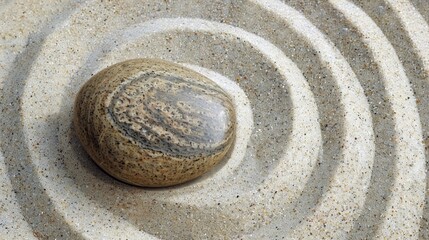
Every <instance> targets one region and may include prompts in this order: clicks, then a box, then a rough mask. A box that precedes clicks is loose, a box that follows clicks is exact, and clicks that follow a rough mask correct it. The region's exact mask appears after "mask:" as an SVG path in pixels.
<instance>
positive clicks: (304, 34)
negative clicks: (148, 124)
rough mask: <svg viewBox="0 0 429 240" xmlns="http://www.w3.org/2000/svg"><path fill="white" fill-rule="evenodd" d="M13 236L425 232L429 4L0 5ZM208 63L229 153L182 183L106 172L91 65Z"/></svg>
mask: <svg viewBox="0 0 429 240" xmlns="http://www.w3.org/2000/svg"><path fill="white" fill-rule="evenodd" d="M0 19H2V21H0V91H1V93H0V109H1V117H0V143H1V144H0V149H1V152H0V178H1V184H0V194H1V198H0V238H1V239H37V238H39V239H55V238H56V239H323V238H325V239H429V189H428V187H429V178H428V176H427V170H428V165H429V164H428V160H429V107H428V106H429V27H428V24H429V1H427V0H409V1H408V0H371V1H364V0H362V1H358V0H327V1H302V0H299V1H298V0H291V1H279V0H248V1H240V0H236V1H198V0H189V1H188V0H181V1H172V0H164V1H158V0H157V1H149V0H148V1H131V0H127V1H120V3H119V2H118V1H55V2H54V1H10V0H3V1H0ZM140 57H145V58H161V59H166V60H170V61H174V62H177V63H180V64H183V65H185V66H188V67H190V68H192V69H194V70H195V71H198V72H200V73H202V74H204V75H206V76H208V77H209V78H210V79H213V80H214V81H215V82H217V83H218V84H219V85H220V86H221V87H223V89H224V90H225V91H226V92H227V93H229V94H230V95H231V96H232V98H233V102H234V105H235V108H236V112H237V140H236V145H235V146H234V149H233V152H232V154H231V157H230V159H228V161H227V162H225V163H224V164H222V165H221V166H219V167H217V168H216V169H215V170H213V171H211V172H210V173H209V174H207V175H205V176H203V177H202V178H198V179H197V180H195V181H192V182H189V183H187V184H184V185H180V186H177V187H172V188H164V189H158V190H153V189H145V188H138V187H133V186H130V185H127V184H124V183H121V182H119V181H117V180H115V179H113V178H111V177H109V176H108V175H107V174H106V173H104V172H103V171H101V170H100V169H99V168H98V167H97V166H96V165H95V164H94V163H93V162H92V161H91V160H90V159H89V156H88V155H87V154H86V153H85V151H84V150H83V148H82V146H81V145H80V144H79V142H78V140H77V138H76V136H75V135H74V130H73V127H72V112H73V102H74V98H75V96H76V94H77V92H78V90H79V88H80V86H82V85H83V84H84V82H85V81H86V80H87V79H89V78H90V77H91V76H92V75H93V74H95V73H97V72H98V71H100V70H101V69H103V68H105V67H107V66H110V65H112V64H114V63H117V62H120V61H124V60H127V59H132V58H140Z"/></svg>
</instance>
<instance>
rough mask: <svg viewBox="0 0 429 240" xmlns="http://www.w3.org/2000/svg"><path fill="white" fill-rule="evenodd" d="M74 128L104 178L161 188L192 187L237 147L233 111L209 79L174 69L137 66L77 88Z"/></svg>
mask: <svg viewBox="0 0 429 240" xmlns="http://www.w3.org/2000/svg"><path fill="white" fill-rule="evenodd" d="M74 124H75V128H76V132H77V135H78V137H79V139H80V141H81V143H82V144H83V146H84V148H85V149H86V150H87V152H88V153H89V155H90V156H91V157H92V159H93V160H94V161H95V162H96V163H97V164H98V165H99V166H100V167H101V168H102V169H104V170H105V171H106V172H107V173H109V174H110V175H112V176H113V177H115V178H117V179H120V180H122V181H124V182H127V183H131V184H134V185H139V186H148V187H160V186H170V185H175V184H180V183H183V182H186V181H189V180H191V179H194V178H196V177H198V176H200V175H202V174H203V173H205V172H207V171H208V170H210V169H211V168H212V167H213V166H214V165H216V164H217V163H219V162H220V161H221V160H222V159H223V158H224V157H225V155H226V154H227V153H228V151H229V149H230V148H231V146H232V145H233V142H234V135H235V111H234V107H233V104H232V102H231V100H230V98H229V96H228V95H227V94H226V93H225V92H224V91H223V90H222V89H221V88H220V87H219V86H218V85H216V83H214V82H213V81H211V80H210V79H207V78H206V77H204V76H202V75H200V74H198V73H196V72H194V71H192V70H190V69H187V68H184V67H182V66H180V65H178V64H174V63H170V62H166V61H162V60H154V59H134V60H128V61H125V62H121V63H118V64H115V65H113V66H110V67H108V68H106V69H104V70H102V71H101V72H99V73H98V74H96V75H95V76H94V77H92V78H91V79H90V80H89V81H88V82H87V83H86V84H85V85H84V86H83V87H82V89H81V91H80V92H79V94H78V96H77V98H76V102H75V115H74Z"/></svg>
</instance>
